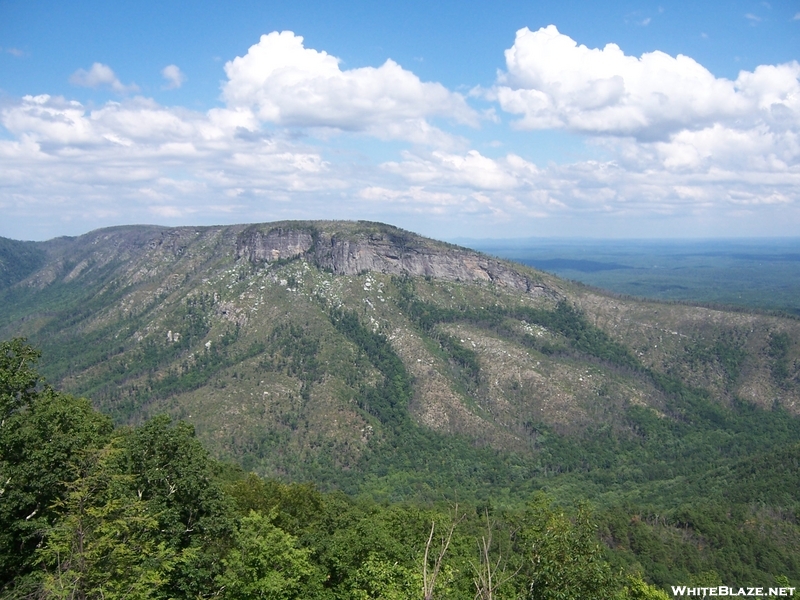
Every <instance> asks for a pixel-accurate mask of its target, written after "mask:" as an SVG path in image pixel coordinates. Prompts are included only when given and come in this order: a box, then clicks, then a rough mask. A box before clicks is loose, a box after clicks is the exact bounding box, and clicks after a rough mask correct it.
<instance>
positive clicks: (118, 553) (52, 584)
mask: <svg viewBox="0 0 800 600" xmlns="http://www.w3.org/2000/svg"><path fill="white" fill-rule="evenodd" d="M118 452H119V450H118V449H117V448H115V444H114V443H113V442H111V443H109V444H107V445H106V446H105V447H104V448H102V449H100V450H90V451H87V452H86V453H85V455H84V457H83V460H81V461H80V463H79V464H77V465H76V470H77V471H78V474H77V477H76V478H75V480H74V481H72V482H71V483H69V484H68V485H67V494H66V496H65V498H63V499H60V500H58V501H57V502H56V506H57V507H58V509H59V512H60V513H61V515H62V516H61V518H60V519H59V520H57V521H56V522H55V523H54V524H53V525H52V526H51V527H49V528H48V529H47V531H46V532H45V534H44V545H43V547H42V548H41V549H39V550H37V553H36V554H37V563H38V564H39V566H40V567H41V568H42V570H43V575H42V578H41V587H40V596H43V597H45V598H68V599H70V600H73V599H75V600H79V599H89V598H97V599H101V598H102V599H104V600H115V599H117V598H126V599H127V598H135V599H146V598H151V597H155V596H156V595H157V594H158V591H159V587H160V586H161V585H163V584H164V583H165V582H166V581H167V578H168V574H169V572H170V571H171V570H172V568H173V566H174V563H175V551H174V550H172V549H171V548H169V547H168V546H167V545H166V543H164V542H163V541H160V540H159V537H160V535H159V533H160V532H159V529H158V520H157V519H156V515H155V514H153V511H152V507H151V506H149V505H148V503H147V502H146V501H144V500H142V499H141V498H140V497H136V496H132V495H130V494H129V493H126V492H127V489H128V487H129V486H127V485H126V483H127V482H126V481H125V479H126V477H125V476H123V475H120V474H118V473H115V472H114V470H113V468H110V466H109V463H110V462H111V461H110V460H109V459H110V458H113V455H114V454H115V453H118Z"/></svg>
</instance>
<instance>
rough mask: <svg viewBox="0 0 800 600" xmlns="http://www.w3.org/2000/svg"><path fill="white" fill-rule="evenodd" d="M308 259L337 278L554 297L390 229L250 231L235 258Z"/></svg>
mask: <svg viewBox="0 0 800 600" xmlns="http://www.w3.org/2000/svg"><path fill="white" fill-rule="evenodd" d="M301 255H305V256H306V258H307V259H308V260H309V261H310V262H313V263H314V264H316V265H317V266H319V267H321V268H323V269H328V270H330V271H332V272H333V273H336V274H337V275H357V274H359V273H364V272H380V273H388V274H392V275H411V276H423V277H424V276H427V277H433V278H435V279H444V280H448V281H471V282H485V283H493V284H495V285H498V286H501V287H506V288H509V289H513V290H517V291H521V292H525V293H528V294H533V295H542V294H547V295H553V291H552V290H550V289H549V288H548V287H547V286H545V285H544V284H543V283H542V282H538V281H534V280H532V279H531V278H530V277H528V276H526V275H523V274H522V273H520V272H518V271H516V270H515V269H513V268H511V267H510V266H509V265H507V264H505V263H503V262H501V261H499V260H496V259H493V258H490V257H488V256H485V255H482V254H479V253H477V252H473V251H470V250H467V249H464V248H458V247H455V246H449V245H446V244H438V243H434V242H432V241H431V240H426V239H424V238H421V237H419V236H416V235H413V234H410V233H408V232H404V231H402V230H396V229H394V228H390V227H387V226H382V227H380V228H378V230H377V231H372V232H356V233H349V232H348V233H345V234H342V233H341V232H338V231H337V232H335V233H334V232H329V231H325V229H324V228H323V229H322V230H309V229H307V228H301V227H298V228H293V227H283V226H281V227H274V228H272V229H270V230H268V231H262V230H260V229H257V228H250V229H248V230H245V231H243V232H242V233H241V234H240V235H239V238H238V241H237V248H236V256H237V258H246V259H247V260H249V261H250V262H264V261H266V262H272V261H274V260H277V259H281V258H284V259H285V258H294V257H298V256H301Z"/></svg>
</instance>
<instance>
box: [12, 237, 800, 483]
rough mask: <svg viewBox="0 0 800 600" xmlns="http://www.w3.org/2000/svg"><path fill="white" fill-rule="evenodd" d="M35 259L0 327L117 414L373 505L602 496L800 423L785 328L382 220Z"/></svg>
mask: <svg viewBox="0 0 800 600" xmlns="http://www.w3.org/2000/svg"><path fill="white" fill-rule="evenodd" d="M31 248H33V249H35V252H37V253H38V254H37V256H43V257H44V258H43V259H41V260H42V262H41V263H40V264H33V263H32V264H33V266H31V267H26V269H27V270H28V272H25V270H22V271H20V273H21V275H19V276H17V279H18V281H16V282H14V283H13V284H11V285H9V286H8V287H7V289H6V290H5V291H3V292H2V294H3V295H2V298H0V308H2V311H1V314H2V316H0V335H2V336H3V337H4V338H8V337H11V336H16V335H24V336H27V337H28V338H29V340H30V341H31V342H33V343H34V344H36V345H38V346H40V347H41V348H42V350H43V353H44V356H43V361H42V364H43V367H44V373H45V375H46V376H47V377H48V379H49V380H51V381H53V382H55V383H57V385H58V386H59V387H61V388H62V389H65V390H67V391H71V392H74V393H76V394H81V395H86V396H87V397H90V398H91V399H92V400H93V401H94V402H95V404H96V405H97V406H98V407H100V408H101V409H102V410H104V411H106V412H108V413H109V414H111V415H112V416H113V417H114V418H115V419H116V420H117V421H118V422H127V421H131V422H137V421H139V420H141V419H142V418H144V417H146V416H148V415H152V414H155V413H159V412H168V413H170V414H172V415H173V416H175V417H178V418H182V419H185V420H187V421H189V422H191V423H193V424H194V425H195V427H196V429H197V432H198V435H199V436H200V437H201V439H202V440H203V441H204V442H205V443H206V444H207V445H208V446H209V447H210V448H211V449H212V450H213V451H214V452H215V453H216V454H217V455H218V456H221V457H225V458H229V459H233V460H236V461H239V462H240V463H242V464H243V465H244V466H245V467H246V468H248V469H252V470H255V471H257V472H259V473H261V474H266V475H279V476H287V477H291V478H299V479H314V480H316V481H318V482H320V483H322V484H324V485H326V486H337V487H343V488H345V489H347V490H349V491H353V492H356V491H359V490H362V491H369V492H370V493H372V494H376V495H379V496H380V495H388V496H389V497H411V496H430V497H436V496H437V495H440V494H441V493H442V488H444V489H445V490H446V493H450V492H452V491H454V490H458V489H464V490H470V491H469V493H473V494H476V495H477V496H479V497H487V498H488V497H490V496H495V495H497V494H499V495H500V497H507V498H513V497H521V496H522V495H524V493H525V492H526V490H530V489H534V488H536V487H540V486H541V485H542V484H543V481H550V482H551V483H550V484H549V485H556V486H562V488H563V490H564V493H565V494H568V493H571V492H569V490H570V489H572V488H571V486H572V485H573V483H571V482H572V481H581V482H583V483H581V485H583V486H589V487H588V488H587V489H595V490H596V493H597V494H601V493H605V492H607V491H608V490H614V489H616V490H621V489H624V488H625V486H630V485H632V484H635V485H637V486H644V485H649V483H648V482H657V481H671V480H672V479H674V478H675V477H681V476H695V475H697V474H698V473H702V472H705V471H706V470H709V469H719V468H721V467H723V466H724V465H727V464H729V462H730V461H735V460H739V459H741V458H743V457H747V456H752V455H755V454H756V453H758V452H760V451H765V450H768V449H770V448H779V447H781V446H782V445H783V444H785V443H786V442H787V441H788V440H793V439H797V435H798V434H800V427H799V426H798V419H797V418H796V416H793V415H797V413H798V411H800V403H798V400H800V389H799V388H798V366H797V358H798V345H797V340H798V339H800V323H798V322H797V321H794V320H788V319H782V318H778V317H775V316H769V315H763V314H751V313H744V312H725V311H720V310H711V309H707V308H698V307H689V306H684V305H677V304H659V303H655V302H643V301H636V300H630V299H622V298H617V297H611V296H606V295H603V294H602V293H600V292H598V291H596V290H591V289H588V288H584V287H582V286H580V285H577V284H574V283H569V282H565V281H562V280H559V279H557V278H555V277H553V276H550V275H546V274H544V273H541V272H537V271H535V270H533V269H529V268H526V267H523V266H521V265H517V264H514V263H509V262H506V261H502V260H498V259H494V258H491V257H488V256H485V255H481V254H479V253H476V252H473V251H470V250H467V249H464V248H459V247H456V246H452V245H449V244H444V243H440V242H435V241H433V240H429V239H425V238H421V237H419V236H416V235H414V234H411V233H409V232H405V231H402V230H399V229H396V228H393V227H390V226H386V225H382V224H376V223H365V222H358V223H342V222H284V223H273V224H262V225H242V226H230V227H204V228H191V227H187V228H175V229H166V228H157V227H120V228H112V229H106V230H100V231H95V232H92V233H89V234H86V235H84V236H80V237H78V238H61V239H58V240H52V241H50V242H44V243H40V244H35V245H34V246H32V247H31ZM22 275H25V277H24V278H23V277H22ZM555 475H564V477H562V478H560V479H559V478H558V477H556V478H555V479H554V478H553V477H554V476H555ZM571 478H572V479H571ZM575 478H577V479H575ZM556 480H557V481H556ZM591 486H597V487H596V488H592V487H591Z"/></svg>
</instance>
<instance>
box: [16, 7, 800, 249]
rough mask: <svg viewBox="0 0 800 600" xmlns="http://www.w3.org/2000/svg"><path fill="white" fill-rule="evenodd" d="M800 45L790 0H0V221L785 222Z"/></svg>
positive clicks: (678, 225) (625, 232)
mask: <svg viewBox="0 0 800 600" xmlns="http://www.w3.org/2000/svg"><path fill="white" fill-rule="evenodd" d="M798 61H800V1H798V0H793V1H788V0H787V1H784V2H778V1H771V2H763V1H750V0H748V1H743V0H742V1H740V0H732V1H728V2H720V1H713V0H712V1H709V2H684V1H673V2H669V1H665V2H649V1H639V2H633V1H627V0H621V1H615V2H608V1H606V0H597V1H595V2H591V3H590V2H585V1H582V2H575V1H571V0H561V1H557V2H555V1H554V2H543V1H538V2H537V1H533V0H526V1H523V0H509V1H505V0H496V1H495V2H478V1H472V0H461V1H459V2H453V1H450V0H444V1H437V2H431V1H430V0H427V1H417V0H409V1H405V2H380V1H375V0H372V1H369V2H368V1H360V0H359V1H349V2H348V1H346V0H339V1H338V2H309V1H305V0H294V1H291V2H287V1H286V0H282V1H281V2H273V1H255V0H247V1H235V0H233V1H228V2H210V1H202V0H198V1H194V2H176V1H173V0H158V1H153V0H136V1H128V0H118V1H115V2H108V1H107V0H103V1H97V0H80V1H78V2H56V1H44V0H0V236H3V237H8V238H13V239H32V240H43V239H49V238H52V237H56V236H61V235H79V234H82V233H85V232H88V231H90V230H92V229H96V228H99V227H107V226H114V225H125V224H159V225H168V226H177V225H217V224H231V223H253V222H267V221H276V220H284V219H365V220H370V221H382V222H386V223H390V224H393V225H396V226H399V227H402V228H405V229H409V230H411V231H415V232H417V233H420V234H423V235H428V236H431V237H435V238H438V239H456V238H472V239H476V238H494V239H498V238H520V237H560V238H595V239H598V238H599V239H606V238H608V239H618V238H637V239H642V238H741V237H745V238H746V237H784V236H797V235H798V232H800V63H799V62H798Z"/></svg>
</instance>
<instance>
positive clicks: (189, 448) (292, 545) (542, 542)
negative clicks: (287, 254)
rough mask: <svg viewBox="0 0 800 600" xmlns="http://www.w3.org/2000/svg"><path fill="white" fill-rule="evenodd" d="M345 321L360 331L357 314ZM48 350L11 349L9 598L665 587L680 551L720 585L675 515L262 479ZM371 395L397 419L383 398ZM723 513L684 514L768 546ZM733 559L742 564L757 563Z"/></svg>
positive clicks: (6, 396)
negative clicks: (331, 488)
mask: <svg viewBox="0 0 800 600" xmlns="http://www.w3.org/2000/svg"><path fill="white" fill-rule="evenodd" d="M339 322H340V327H342V328H343V329H347V328H348V327H349V328H350V331H352V332H358V331H360V329H359V328H357V327H356V326H355V325H354V324H353V323H350V324H349V325H348V317H347V315H339ZM350 335H357V333H351V334H350ZM375 352H376V353H377V355H378V356H380V353H379V350H378V349H376V350H375ZM38 359H39V353H38V351H37V350H35V349H34V348H32V347H31V346H29V345H27V344H26V343H25V341H24V340H22V339H14V340H11V341H8V342H3V343H2V344H0V413H1V414H0V417H1V420H0V478H1V479H2V481H3V486H2V488H0V565H2V567H0V585H2V597H4V598H105V599H110V598H204V597H221V598H275V599H278V598H281V599H289V598H306V599H313V598H320V599H327V598H330V599H344V598H348V599H350V598H352V599H369V598H386V599H394V598H397V599H400V598H422V599H431V598H479V599H489V598H496V599H501V598H507V599H511V598H530V599H537V600H538V599H542V600H544V599H553V600H555V599H573V598H574V599H581V600H586V599H592V598H596V599H598V600H599V599H609V598H618V599H620V600H623V599H663V598H668V597H669V596H668V595H667V594H666V593H665V592H664V591H663V590H660V589H658V587H657V586H655V585H652V584H651V583H648V582H647V581H646V575H645V570H644V568H643V565H642V562H641V561H653V562H655V563H656V565H657V566H656V568H657V569H665V570H667V571H668V572H669V574H670V575H673V576H674V575H675V574H676V573H677V572H676V571H675V570H674V566H675V565H674V562H675V561H678V562H680V561H683V562H684V563H687V564H684V565H683V567H684V568H686V571H684V573H683V578H682V579H680V580H676V581H675V583H678V584H681V585H687V586H693V585H694V586H714V585H719V584H721V583H722V581H721V577H720V574H719V573H718V572H717V571H715V570H713V569H707V570H698V569H697V567H698V566H701V565H702V562H703V559H702V558H701V557H700V556H699V555H697V553H695V555H694V556H692V554H691V553H686V552H685V550H686V547H687V545H686V544H685V543H684V544H682V543H681V540H679V539H665V538H664V535H663V534H664V531H662V530H661V529H662V528H661V527H659V521H660V520H661V521H663V525H664V527H663V529H664V530H666V528H667V527H666V526H667V519H668V517H666V516H658V515H641V520H640V519H639V518H637V519H631V518H629V515H628V514H625V513H623V512H621V511H606V512H605V513H604V514H597V513H596V512H594V511H593V510H592V508H591V507H590V506H589V505H587V504H585V503H578V504H577V505H575V506H564V505H559V504H558V503H556V502H555V501H554V499H553V498H551V497H548V496H547V495H546V494H544V493H541V492H537V493H533V494H531V495H530V496H529V497H528V498H527V499H525V500H524V502H521V503H520V504H519V505H518V506H516V507H503V508H500V507H495V506H492V505H491V504H483V505H478V504H475V503H469V502H465V503H459V502H448V503H444V502H443V503H426V504H421V503H416V504H414V503H386V502H384V503H378V502H375V501H374V500H370V499H369V498H363V497H362V498H353V497H349V496H347V495H345V494H343V493H341V492H330V493H321V492H320V491H318V490H317V489H316V488H315V487H314V486H313V485H309V484H298V483H294V484H291V483H289V484H287V483H281V482H278V481H275V480H263V479H260V478H259V477H257V476H255V475H253V474H247V473H245V472H244V471H243V470H241V468H238V467H235V466H232V465H229V464H223V463H220V462H217V461H215V460H213V459H211V458H210V457H209V454H208V453H207V452H206V450H205V449H204V448H203V447H202V446H201V444H200V443H199V442H198V441H197V440H196V438H195V436H194V432H193V430H192V428H191V427H190V426H188V425H186V424H185V423H181V422H177V423H176V422H171V421H170V419H169V418H167V417H156V418H152V419H150V420H148V421H147V422H144V423H142V424H141V425H139V426H137V427H134V428H130V427H114V426H113V425H112V423H111V421H110V420H109V419H108V418H107V417H105V416H103V415H102V414H100V413H98V412H97V411H96V410H94V409H93V408H92V407H91V404H90V403H89V401H88V400H86V399H81V398H76V397H73V396H70V395H68V394H64V393H60V392H58V391H55V390H54V389H53V388H52V387H50V386H49V385H47V383H46V382H44V381H42V379H41V377H40V376H39V375H38V373H37V370H36V368H37V361H38ZM376 360H377V359H376ZM384 360H387V361H391V357H390V356H389V357H384ZM388 385H393V384H392V383H391V382H390V383H389V384H388ZM396 385H402V383H400V384H396ZM401 392H402V390H400V391H399V392H398V391H397V390H395V391H394V393H401ZM389 395H390V394H387V397H388V396H389ZM400 397H401V396H400ZM372 405H373V408H372V410H375V411H376V412H377V413H378V414H380V416H381V417H382V418H386V419H392V418H399V417H397V416H396V415H395V411H394V410H393V408H392V406H391V404H389V403H387V402H386V401H384V400H383V399H382V398H380V397H379V396H376V397H374V398H373V399H372ZM796 457H797V452H796V449H793V450H791V451H789V452H788V453H787V457H786V458H788V459H789V460H795V461H796V460H797V458H796ZM750 469H752V470H754V471H756V472H757V469H758V465H757V464H753V465H750ZM741 481H742V482H745V481H746V479H742V480H741ZM743 484H744V483H742V485H743ZM787 484H793V485H796V484H797V482H788V481H787ZM628 508H629V509H630V508H631V507H628ZM719 510H723V509H721V508H720V507H717V506H714V505H702V504H701V505H698V506H687V507H685V508H684V509H682V511H681V513H680V515H679V517H678V518H680V519H683V520H684V521H685V524H686V526H687V527H689V526H692V527H696V528H697V529H696V531H703V534H704V536H706V537H707V539H708V543H710V544H722V543H724V542H723V540H720V539H715V538H716V537H724V536H736V537H737V538H738V539H736V540H726V542H727V543H726V544H725V546H726V547H728V548H739V552H741V553H747V552H754V553H758V551H759V549H758V547H757V544H754V543H753V542H756V539H755V538H754V537H753V536H752V535H750V536H748V533H747V532H746V531H742V530H740V529H739V528H737V527H735V526H728V527H726V526H725V522H726V521H730V520H731V519H734V520H735V519H737V518H741V519H746V518H747V517H748V515H746V514H743V515H733V516H731V515H729V516H728V518H727V519H726V518H725V517H724V516H720V515H714V511H719ZM745 512H746V511H745ZM714 517H716V519H715V518H714ZM649 519H655V525H656V526H655V527H649V528H648V527H646V526H645V524H644V523H643V522H642V521H648V520H649ZM703 520H706V521H708V522H709V523H710V525H707V527H709V528H708V529H702V528H703V525H702V524H701V522H702V521H703ZM659 533H661V534H662V535H659ZM773 534H779V532H773ZM623 538H624V539H625V540H626V543H624V544H622V546H624V547H619V548H617V549H614V548H615V547H617V546H620V541H621V540H622V539H623ZM604 542H605V543H604ZM731 542H733V543H731ZM764 550H767V551H769V550H772V551H773V552H775V550H774V548H772V549H769V548H764ZM631 556H633V557H634V559H631ZM753 559H754V560H755V562H756V563H763V562H766V563H767V565H769V567H770V568H771V569H772V572H773V573H775V576H774V577H773V578H772V579H771V580H770V581H758V582H754V583H758V584H763V585H765V586H766V585H772V586H785V587H788V586H789V585H790V584H791V581H790V580H789V579H788V578H787V577H786V575H785V574H784V573H781V572H780V571H777V569H782V570H785V571H787V572H792V573H793V574H795V573H796V572H797V565H796V564H795V563H796V561H797V554H794V555H793V556H792V555H791V554H788V553H784V555H781V554H780V552H777V553H774V554H773V555H771V556H761V557H758V556H754V557H753ZM726 560H728V561H732V563H733V564H734V569H735V564H736V561H739V562H742V561H745V562H746V560H747V559H746V557H743V556H738V557H737V556H729V557H726ZM692 561H694V562H695V563H696V564H694V565H691V564H688V563H691V562H692ZM764 566H766V565H764ZM693 567H694V568H693ZM678 572H679V571H678ZM734 572H735V571H734ZM744 575H746V576H748V577H749V576H750V575H751V574H750V573H746V572H745V571H742V572H741V573H740V576H744ZM748 581H749V580H748Z"/></svg>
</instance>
